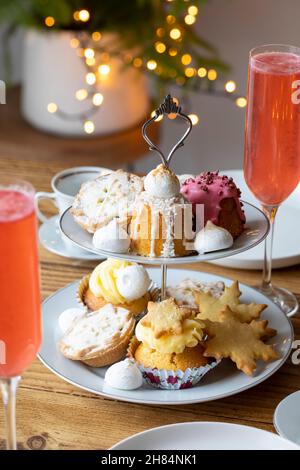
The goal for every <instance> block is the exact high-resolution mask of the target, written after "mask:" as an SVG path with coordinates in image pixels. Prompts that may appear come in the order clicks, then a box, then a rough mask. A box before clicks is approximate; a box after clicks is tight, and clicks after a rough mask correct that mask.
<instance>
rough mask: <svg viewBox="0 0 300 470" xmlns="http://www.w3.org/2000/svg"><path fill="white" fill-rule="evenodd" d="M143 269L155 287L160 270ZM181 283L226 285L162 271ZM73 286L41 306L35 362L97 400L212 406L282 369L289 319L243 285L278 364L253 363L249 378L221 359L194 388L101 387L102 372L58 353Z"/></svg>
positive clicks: (181, 271)
mask: <svg viewBox="0 0 300 470" xmlns="http://www.w3.org/2000/svg"><path fill="white" fill-rule="evenodd" d="M147 270H148V273H149V276H150V278H151V279H152V280H153V281H154V282H155V283H156V284H157V285H160V281H161V271H160V269H157V268H153V267H152V268H147ZM186 278H190V279H195V280H199V281H203V282H216V281H224V282H225V284H226V285H231V283H232V281H231V280H229V279H226V278H223V277H221V276H215V275H212V274H207V273H200V272H195V271H191V270H187V269H173V268H172V269H171V268H170V269H169V270H168V285H172V286H175V285H177V284H178V283H179V282H180V281H182V280H183V279H186ZM77 286H78V282H73V283H72V284H69V285H68V286H66V287H64V288H63V289H60V290H59V291H57V292H56V293H55V294H53V295H52V296H51V297H49V298H48V299H46V300H45V301H44V302H43V308H42V314H43V341H42V345H41V349H40V352H39V358H40V360H41V361H42V362H43V363H44V365H45V366H46V367H48V368H49V369H50V370H52V371H53V372H54V373H55V374H57V375H58V376H59V377H61V378H62V379H64V380H66V381H67V382H69V383H71V384H73V385H76V386H78V387H79V388H82V389H84V390H87V391H89V392H92V393H95V394H97V395H103V396H106V397H108V398H111V399H116V400H122V401H128V402H133V403H141V404H156V405H182V404H189V403H200V402H207V401H212V400H216V399H219V398H224V397H228V396H231V395H235V394H236V393H240V392H242V391H244V390H247V389H249V388H252V387H254V386H255V385H257V384H259V383H261V382H263V381H264V380H266V379H267V378H269V377H270V376H271V375H272V374H274V373H275V372H276V371H277V370H278V369H279V368H280V367H281V366H282V365H283V364H284V362H285V361H286V359H287V358H288V356H289V354H290V350H291V345H292V341H293V328H292V325H291V323H290V321H289V319H288V318H287V317H286V316H285V315H284V313H283V312H282V311H281V310H280V308H279V307H277V306H276V305H275V304H273V303H272V302H271V301H270V300H269V299H268V298H267V297H265V296H264V295H263V294H261V293H260V292H258V291H256V290H255V289H253V288H251V287H249V286H246V285H244V284H240V290H241V292H242V294H243V296H242V299H243V301H245V302H247V303H250V302H256V303H260V304H267V305H268V308H267V309H266V310H265V311H264V312H263V315H262V317H263V318H265V319H267V320H269V322H270V325H271V327H272V328H276V330H277V335H276V336H275V337H274V338H272V339H271V341H270V343H272V344H274V345H275V347H276V350H277V351H278V353H279V355H280V357H279V359H278V360H276V361H273V362H268V363H263V362H261V361H258V366H257V370H256V372H255V374H254V376H253V377H249V376H247V375H245V374H244V373H242V372H240V371H238V370H237V368H236V367H235V366H234V365H233V364H232V363H231V361H229V360H228V361H227V360H225V359H224V360H223V361H222V362H221V363H220V364H219V365H218V366H217V367H215V368H214V369H213V370H212V371H211V372H209V373H208V374H207V375H206V376H205V377H204V378H203V379H202V380H201V381H200V382H199V384H198V385H197V386H195V387H192V388H187V389H184V390H157V389H155V388H153V387H151V386H150V385H146V384H144V385H143V386H142V387H141V388H139V389H137V390H129V391H128V390H127V391H126V390H117V389H114V388H111V387H109V386H108V385H107V384H106V383H105V382H104V375H105V372H106V369H107V368H106V367H102V368H92V367H88V366H86V365H84V364H83V363H81V362H79V361H71V360H68V359H66V358H65V357H63V356H62V354H61V353H60V352H59V350H58V347H57V344H58V342H59V340H60V338H61V332H60V330H59V327H58V317H59V315H60V313H61V312H62V311H63V310H65V309H67V308H70V307H76V306H78V304H77V301H76V290H77Z"/></svg>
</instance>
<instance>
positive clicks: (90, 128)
mask: <svg viewBox="0 0 300 470" xmlns="http://www.w3.org/2000/svg"><path fill="white" fill-rule="evenodd" d="M83 128H84V132H86V133H87V134H92V133H93V132H94V131H95V124H94V123H93V121H89V120H88V121H85V122H84V124H83Z"/></svg>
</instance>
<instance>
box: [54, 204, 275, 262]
mask: <svg viewBox="0 0 300 470" xmlns="http://www.w3.org/2000/svg"><path fill="white" fill-rule="evenodd" d="M243 208H244V210H245V215H246V219H247V224H246V228H245V230H244V232H243V233H242V235H240V236H239V237H238V238H237V239H236V240H235V241H234V244H233V246H232V247H231V248H228V249H226V250H220V251H214V252H211V253H205V254H203V255H190V256H183V257H180V256H178V257H176V258H158V257H156V258H149V257H146V256H137V255H133V254H131V253H126V254H119V253H113V252H110V251H104V250H98V249H96V248H95V247H94V245H93V242H92V235H91V234H90V233H88V232H87V231H86V230H83V229H82V228H81V227H80V226H79V225H78V224H77V223H76V222H75V220H74V218H73V216H72V214H71V212H70V209H67V210H66V211H65V212H64V213H63V214H62V216H61V219H60V229H61V231H62V233H63V235H64V236H65V237H67V238H68V239H69V240H71V241H72V242H73V243H74V244H75V245H77V246H78V247H80V248H83V249H85V250H88V251H90V252H92V253H95V254H97V255H99V256H105V257H110V258H119V259H127V260H130V261H136V262H138V263H145V264H159V265H161V264H168V265H170V264H182V263H197V262H201V261H209V260H214V259H218V258H224V257H227V256H232V255H235V254H237V253H241V252H243V251H245V250H249V249H250V248H253V247H254V246H256V245H258V244H259V243H260V242H261V241H262V240H264V238H265V237H266V236H267V234H268V231H269V222H268V220H267V218H266V216H265V215H264V214H263V212H262V211H261V210H260V209H258V208H257V207H255V206H253V205H252V204H249V203H248V202H244V207H243Z"/></svg>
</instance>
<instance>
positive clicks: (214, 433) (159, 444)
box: [111, 422, 300, 450]
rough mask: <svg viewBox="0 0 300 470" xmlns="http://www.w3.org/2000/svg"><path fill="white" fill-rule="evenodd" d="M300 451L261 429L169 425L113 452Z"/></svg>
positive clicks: (209, 424) (133, 438)
mask: <svg viewBox="0 0 300 470" xmlns="http://www.w3.org/2000/svg"><path fill="white" fill-rule="evenodd" d="M167 449H168V450H178V449H179V450H300V448H299V447H298V446H297V445H295V444H293V443H292V442H289V441H286V440H285V439H283V438H282V437H279V436H277V435H276V434H273V433H271V432H268V431H264V430H262V429H258V428H254V427H250V426H242V425H240V424H230V423H214V422H193V423H179V424H170V425H168V426H161V427H159V428H153V429H149V430H148V431H144V432H141V433H139V434H135V435H134V436H131V437H128V438H127V439H124V440H123V441H121V442H119V443H118V444H116V445H114V446H113V447H111V450H167Z"/></svg>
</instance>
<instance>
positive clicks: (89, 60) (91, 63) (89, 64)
mask: <svg viewBox="0 0 300 470" xmlns="http://www.w3.org/2000/svg"><path fill="white" fill-rule="evenodd" d="M85 63H86V65H88V66H89V67H92V66H93V65H95V64H96V59H95V57H91V58H90V59H85Z"/></svg>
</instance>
